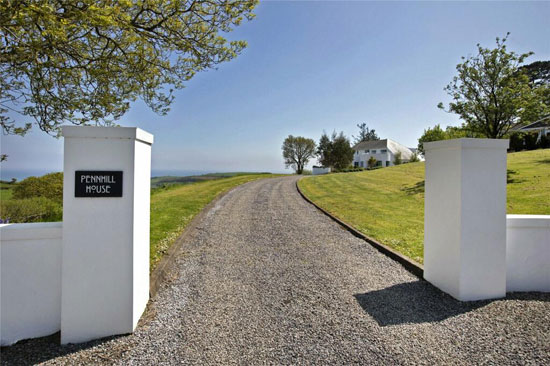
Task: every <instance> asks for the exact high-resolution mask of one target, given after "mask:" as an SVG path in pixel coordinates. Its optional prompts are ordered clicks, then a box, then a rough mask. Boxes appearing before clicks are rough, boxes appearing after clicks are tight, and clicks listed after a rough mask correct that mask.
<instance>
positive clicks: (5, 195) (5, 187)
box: [0, 182, 14, 201]
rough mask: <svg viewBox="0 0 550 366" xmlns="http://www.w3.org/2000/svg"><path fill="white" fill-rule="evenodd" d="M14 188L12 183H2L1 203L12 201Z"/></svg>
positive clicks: (0, 183) (0, 186)
mask: <svg viewBox="0 0 550 366" xmlns="http://www.w3.org/2000/svg"><path fill="white" fill-rule="evenodd" d="M13 187H14V184H12V183H6V182H0V201H2V200H9V199H11V197H12V194H13V191H12V189H13Z"/></svg>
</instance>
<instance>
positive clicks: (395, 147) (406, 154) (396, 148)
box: [353, 139, 413, 160]
mask: <svg viewBox="0 0 550 366" xmlns="http://www.w3.org/2000/svg"><path fill="white" fill-rule="evenodd" d="M377 149H388V150H390V151H391V152H392V153H393V154H394V155H395V154H396V153H398V152H401V158H402V159H403V160H409V159H410V158H411V155H412V154H413V152H412V151H411V149H409V148H408V147H406V146H404V145H401V144H400V143H399V142H397V141H393V140H391V139H384V140H373V141H362V142H360V143H358V144H356V145H355V146H354V147H353V150H355V151H358V150H377Z"/></svg>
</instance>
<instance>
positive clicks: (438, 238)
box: [424, 139, 509, 301]
mask: <svg viewBox="0 0 550 366" xmlns="http://www.w3.org/2000/svg"><path fill="white" fill-rule="evenodd" d="M508 143H509V141H508V140H492V139H456V140H445V141H436V142H429V143H425V144H424V148H425V151H426V180H425V221H424V278H425V279H426V280H427V281H429V282H431V283H432V284H433V285H435V286H437V287H438V288H440V289H441V290H443V291H445V292H447V293H449V294H450V295H452V296H453V297H455V298H457V299H459V300H462V301H470V300H480V299H489V298H498V297H503V296H505V295H506V149H507V148H508Z"/></svg>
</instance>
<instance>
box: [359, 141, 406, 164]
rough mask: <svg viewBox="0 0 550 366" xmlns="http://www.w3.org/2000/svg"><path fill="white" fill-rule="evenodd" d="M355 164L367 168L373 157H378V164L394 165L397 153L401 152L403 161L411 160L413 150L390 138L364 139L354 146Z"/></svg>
mask: <svg viewBox="0 0 550 366" xmlns="http://www.w3.org/2000/svg"><path fill="white" fill-rule="evenodd" d="M353 150H355V153H354V154H353V166H356V167H362V168H366V167H368V161H369V159H370V158H371V157H374V158H375V159H376V166H382V167H386V166H392V165H394V164H393V162H394V160H395V155H396V154H397V153H398V152H400V153H401V159H402V161H403V163H407V162H409V160H410V159H411V156H412V155H413V151H412V150H411V149H409V148H408V147H406V146H403V145H401V144H400V143H398V142H396V141H393V140H390V139H384V140H374V141H363V142H360V143H358V144H357V145H355V146H354V147H353Z"/></svg>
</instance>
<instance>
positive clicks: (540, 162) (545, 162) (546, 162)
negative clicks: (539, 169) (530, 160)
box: [537, 159, 550, 164]
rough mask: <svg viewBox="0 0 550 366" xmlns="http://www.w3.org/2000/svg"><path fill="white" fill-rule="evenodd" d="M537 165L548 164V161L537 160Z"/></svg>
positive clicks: (549, 161)
mask: <svg viewBox="0 0 550 366" xmlns="http://www.w3.org/2000/svg"><path fill="white" fill-rule="evenodd" d="M537 163H538V164H550V159H541V160H537Z"/></svg>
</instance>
